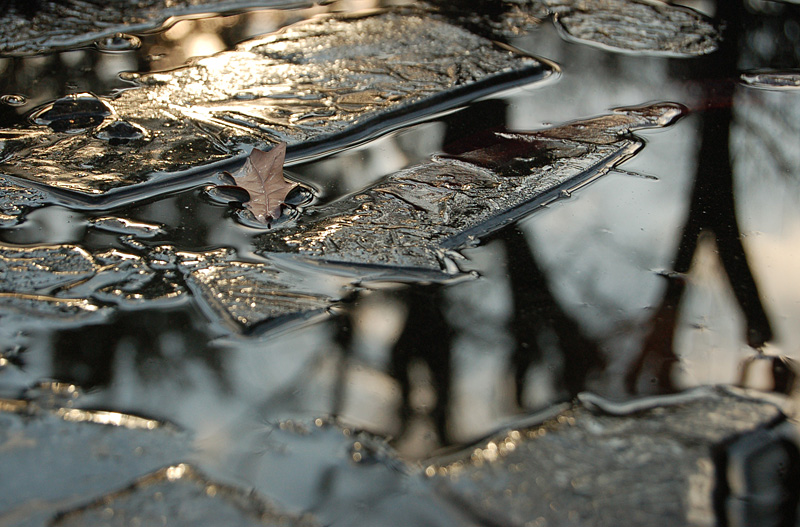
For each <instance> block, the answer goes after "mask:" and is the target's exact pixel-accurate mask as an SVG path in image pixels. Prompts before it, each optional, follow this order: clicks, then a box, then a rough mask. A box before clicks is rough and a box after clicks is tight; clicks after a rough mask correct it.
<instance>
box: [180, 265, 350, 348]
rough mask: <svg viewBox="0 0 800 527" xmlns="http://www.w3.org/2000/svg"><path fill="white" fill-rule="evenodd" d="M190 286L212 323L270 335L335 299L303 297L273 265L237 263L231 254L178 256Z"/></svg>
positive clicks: (293, 282) (309, 294)
mask: <svg viewBox="0 0 800 527" xmlns="http://www.w3.org/2000/svg"><path fill="white" fill-rule="evenodd" d="M178 257H179V259H180V264H179V269H180V270H181V271H182V272H183V274H184V279H185V281H186V284H187V285H188V286H189V288H190V289H191V290H192V292H193V293H194V294H195V297H196V298H197V299H198V300H199V301H200V303H201V306H203V307H205V308H207V309H206V311H207V312H208V313H209V315H210V316H211V318H212V319H215V320H220V321H221V322H223V323H225V324H227V325H229V326H232V327H233V329H234V330H235V331H237V332H244V333H247V332H250V331H252V330H254V329H255V328H258V329H259V331H265V330H266V329H269V328H270V327H272V325H273V324H270V323H271V322H278V321H279V323H280V324H285V323H286V322H288V321H290V320H292V319H295V320H297V319H308V318H311V317H313V316H315V315H320V314H322V313H324V312H325V311H326V310H327V309H328V308H330V307H331V305H332V304H333V302H334V300H335V299H334V298H331V297H329V296H326V295H324V294H316V293H313V292H304V291H303V290H302V288H301V287H300V286H299V284H298V280H297V278H295V277H293V276H289V275H288V273H286V272H285V271H283V270H280V269H279V268H278V267H277V266H275V265H272V264H271V263H270V262H268V261H263V262H259V263H246V262H239V261H236V260H235V258H234V257H233V254H232V253H230V252H229V251H226V250H218V251H210V252H205V253H190V252H181V253H178Z"/></svg>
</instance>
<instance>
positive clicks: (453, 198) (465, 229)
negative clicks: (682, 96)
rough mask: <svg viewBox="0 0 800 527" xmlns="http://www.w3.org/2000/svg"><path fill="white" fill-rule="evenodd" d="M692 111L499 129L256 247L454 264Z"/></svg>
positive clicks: (667, 109)
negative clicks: (644, 136) (485, 238)
mask: <svg viewBox="0 0 800 527" xmlns="http://www.w3.org/2000/svg"><path fill="white" fill-rule="evenodd" d="M683 111H684V109H683V108H682V107H681V106H680V105H676V104H672V103H663V104H654V105H650V106H642V107H631V108H620V109H618V110H616V111H615V112H614V113H611V114H608V115H604V116H600V117H596V118H592V119H587V120H582V121H576V122H574V123H567V124H565V125H563V126H559V127H554V128H549V129H545V130H541V131H538V132H526V133H498V134H491V135H490V136H488V137H486V138H485V142H484V143H483V145H482V146H481V147H480V148H477V149H475V150H471V151H467V152H464V153H461V154H459V155H452V156H444V155H438V156H434V157H433V158H432V159H431V160H430V161H428V162H427V163H423V164H420V165H417V166H414V167H411V168H409V169H406V170H403V171H401V172H398V173H396V174H393V175H391V176H389V177H387V178H386V179H385V180H383V181H380V182H379V183H377V184H375V185H373V186H371V187H369V188H367V189H365V190H363V191H361V192H358V193H356V194H354V195H351V196H347V197H345V198H343V199H340V200H337V201H334V202H332V203H330V204H327V205H325V206H324V207H320V208H318V209H316V210H310V209H309V210H307V214H305V215H304V216H302V217H300V218H299V219H298V220H297V222H296V224H294V225H293V226H290V227H287V228H283V229H275V230H273V231H270V232H267V233H265V234H263V235H261V236H260V237H259V238H258V240H257V241H256V247H257V249H258V250H259V251H261V252H262V253H271V252H292V253H297V254H299V255H301V256H304V257H307V258H313V259H318V260H323V261H326V262H333V263H346V264H357V265H370V266H387V267H392V268H404V269H410V268H416V269H427V270H433V271H441V270H455V269H457V268H455V267H454V264H453V263H452V260H451V259H450V258H449V256H448V254H449V251H452V250H457V249H459V248H462V247H463V246H465V245H466V244H467V243H469V241H470V240H472V239H475V238H477V237H479V236H482V235H485V234H488V233H489V232H491V231H493V230H496V229H498V228H499V227H501V226H503V225H505V224H508V223H510V222H512V221H515V220H517V219H519V218H521V217H522V216H524V215H525V214H527V213H528V212H530V211H531V210H533V209H534V208H536V207H539V206H541V205H543V204H545V203H547V202H548V201H552V200H553V199H557V198H558V197H559V196H562V195H563V194H562V193H563V192H564V191H567V192H569V191H572V190H574V189H576V188H578V187H580V186H582V185H584V184H586V182H587V181H590V180H592V179H593V178H596V177H598V176H600V175H602V174H605V173H607V172H608V171H609V170H611V169H612V168H614V167H615V166H616V165H618V164H620V163H622V162H623V161H625V160H626V159H628V158H630V157H631V156H632V155H634V154H635V152H636V151H637V150H638V149H639V148H640V147H641V142H640V141H639V140H637V139H636V138H635V137H633V136H631V135H629V132H630V131H632V130H636V129H639V128H650V127H660V126H666V125H668V124H670V123H672V122H673V121H675V120H676V119H677V118H678V117H680V116H681V115H682V113H683Z"/></svg>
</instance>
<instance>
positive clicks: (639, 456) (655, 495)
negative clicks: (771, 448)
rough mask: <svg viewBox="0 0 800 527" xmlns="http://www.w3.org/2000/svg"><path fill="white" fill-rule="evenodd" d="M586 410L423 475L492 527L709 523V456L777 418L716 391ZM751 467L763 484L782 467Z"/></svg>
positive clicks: (715, 474) (516, 433) (712, 465)
mask: <svg viewBox="0 0 800 527" xmlns="http://www.w3.org/2000/svg"><path fill="white" fill-rule="evenodd" d="M591 400H592V403H595V402H597V401H600V399H599V398H598V397H592V398H591ZM588 403H589V401H587V404H584V405H580V404H579V405H576V406H575V407H574V408H573V409H572V410H568V411H565V412H562V413H559V414H557V415H556V416H554V417H553V418H551V419H549V420H547V421H546V422H545V423H543V424H541V425H538V424H537V425H536V426H532V427H531V426H527V427H521V428H518V429H515V430H512V431H510V432H507V433H504V434H501V435H498V436H497V437H493V438H492V439H491V440H489V441H487V442H486V443H483V444H481V445H479V446H476V447H475V448H474V449H472V450H471V451H469V452H465V453H464V454H462V455H460V456H458V457H457V458H456V459H452V458H451V459H450V460H449V461H448V462H443V463H440V464H438V465H437V464H434V465H431V466H430V467H429V468H428V469H427V473H428V474H429V475H430V476H433V479H432V481H433V484H434V485H435V486H436V488H437V491H438V492H439V493H440V494H441V495H443V496H446V497H447V498H448V499H449V500H450V501H451V502H454V503H457V504H460V505H461V506H462V507H464V508H465V509H467V510H469V511H471V512H472V514H473V515H474V516H475V517H478V518H491V519H492V521H493V523H492V524H493V525H525V524H526V522H530V521H536V520H537V519H538V518H541V520H538V521H539V523H540V524H542V525H563V524H568V523H569V524H572V523H574V524H579V525H582V524H588V523H590V524H591V525H599V526H605V525H609V526H611V525H614V526H616V525H630V526H638V525H642V526H649V525H653V523H654V522H655V523H657V524H658V525H664V526H687V525H693V526H700V525H715V524H717V519H716V516H715V515H716V511H715V510H714V503H713V502H714V500H715V493H719V492H720V490H721V489H720V488H719V481H720V479H719V478H721V480H724V479H725V477H726V475H727V474H728V471H727V469H726V465H725V464H724V463H723V464H722V465H720V461H719V460H718V459H717V460H715V459H714V457H713V455H714V453H715V449H716V450H718V451H721V450H722V448H723V447H724V446H725V445H726V444H727V442H728V441H730V440H731V439H732V438H736V437H747V435H748V434H751V433H755V434H759V433H760V432H759V431H760V430H765V429H767V428H769V427H772V426H774V425H775V423H776V422H777V421H780V420H781V419H782V415H781V413H780V411H779V410H778V408H777V407H775V406H774V405H772V404H770V403H767V402H764V401H761V400H758V399H754V398H749V397H744V396H742V395H739V394H734V393H732V392H729V391H726V390H722V389H718V390H709V389H701V390H698V391H695V392H688V393H684V394H680V395H676V396H667V397H662V398H654V399H653V400H652V401H651V402H650V404H649V405H647V406H640V407H636V406H634V407H633V408H631V409H630V410H627V411H624V410H623V411H612V412H611V413H609V412H607V411H604V409H603V408H599V407H598V406H597V405H596V404H588ZM609 406H614V405H609ZM774 439H775V445H776V446H778V444H779V443H780V442H781V440H780V438H779V437H778V436H777V435H776V436H775V438H774ZM794 448H795V449H796V447H794ZM763 461H765V462H767V461H773V460H770V459H764V460H763ZM728 466H732V465H728ZM758 470H760V471H761V472H760V476H761V477H762V478H764V479H763V480H762V481H763V482H765V483H766V482H770V481H772V480H773V479H774V478H775V477H776V476H779V472H780V470H781V467H780V466H779V465H777V464H774V463H766V464H764V463H762V464H761V465H760V469H758ZM730 475H731V476H733V477H736V476H735V475H734V474H733V473H732V472H731V473H730ZM732 483H734V484H735V482H732ZM773 490H774V491H777V490H778V489H773ZM775 494H776V493H775V492H769V493H768V496H767V497H769V498H774V497H775ZM751 524H753V525H755V523H751ZM776 524H777V523H776Z"/></svg>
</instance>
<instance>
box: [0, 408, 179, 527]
mask: <svg viewBox="0 0 800 527" xmlns="http://www.w3.org/2000/svg"><path fill="white" fill-rule="evenodd" d="M188 452H189V450H188V441H187V437H186V434H185V433H183V432H181V431H179V430H177V429H175V428H174V427H173V426H170V425H166V424H163V423H160V422H158V421H153V420H150V419H144V418H141V417H136V416H131V415H126V414H121V413H117V412H103V411H87V410H78V409H74V408H68V407H64V408H52V409H46V408H42V407H40V406H39V405H38V404H36V403H32V402H28V401H23V400H11V399H0V469H1V470H2V473H3V475H4V476H3V482H4V485H3V492H2V493H1V494H0V524H2V525H9V526H17V525H20V526H21V525H25V526H29V527H33V526H39V525H45V524H46V523H45V522H46V521H47V520H49V518H51V517H53V516H54V515H55V514H56V513H57V512H59V511H60V510H63V509H64V508H67V507H72V506H76V505H78V504H80V503H83V502H86V501H89V500H91V499H94V498H96V497H98V496H100V495H101V494H105V493H107V492H109V490H111V489H118V488H122V487H124V486H125V485H128V484H129V483H130V482H131V481H132V480H133V479H135V478H137V477H140V476H143V475H144V474H147V473H148V472H151V471H153V470H156V469H158V468H161V467H163V466H165V465H169V464H173V463H177V462H180V461H181V460H183V459H184V457H185V456H186V455H187V454H188Z"/></svg>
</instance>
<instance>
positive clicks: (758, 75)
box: [742, 71, 800, 90]
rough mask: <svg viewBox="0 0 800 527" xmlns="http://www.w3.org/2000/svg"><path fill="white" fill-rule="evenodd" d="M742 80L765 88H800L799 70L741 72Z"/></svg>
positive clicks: (755, 86)
mask: <svg viewBox="0 0 800 527" xmlns="http://www.w3.org/2000/svg"><path fill="white" fill-rule="evenodd" d="M742 82H743V83H745V84H746V85H747V86H752V87H754V88H764V89H767V90H800V71H764V72H751V73H743V74H742Z"/></svg>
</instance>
